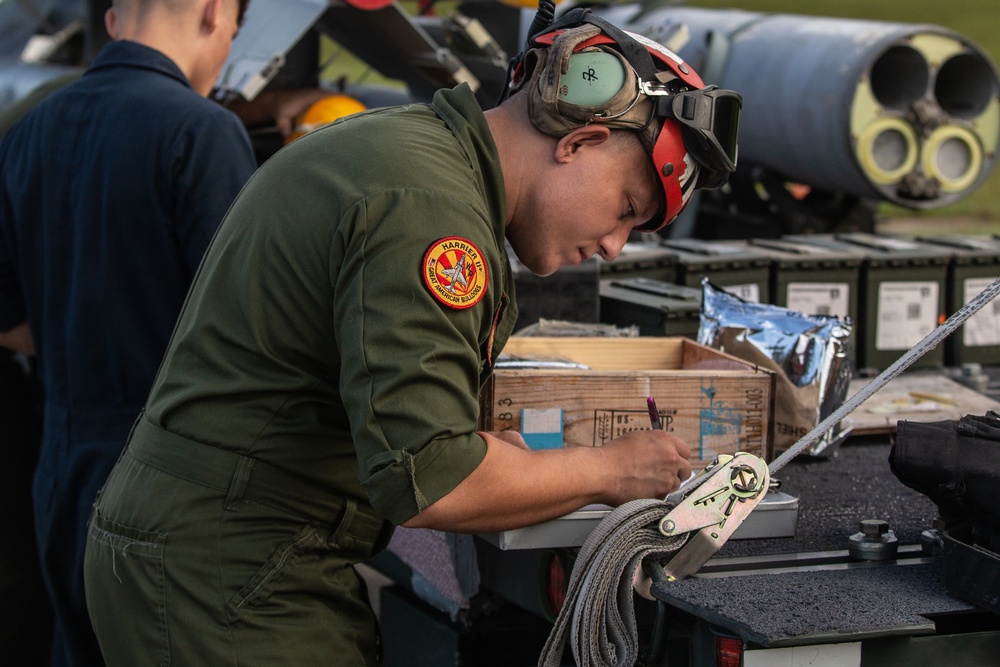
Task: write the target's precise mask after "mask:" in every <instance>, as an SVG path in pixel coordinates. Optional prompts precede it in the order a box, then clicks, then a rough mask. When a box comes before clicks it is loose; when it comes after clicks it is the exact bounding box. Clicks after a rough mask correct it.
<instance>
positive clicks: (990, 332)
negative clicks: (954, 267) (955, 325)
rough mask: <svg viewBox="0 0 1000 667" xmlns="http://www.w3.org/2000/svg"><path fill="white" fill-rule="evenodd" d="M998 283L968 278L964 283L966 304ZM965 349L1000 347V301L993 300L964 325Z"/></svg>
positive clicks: (988, 279)
mask: <svg viewBox="0 0 1000 667" xmlns="http://www.w3.org/2000/svg"><path fill="white" fill-rule="evenodd" d="M995 281H996V277H993V278H967V279H966V280H965V282H964V283H963V287H964V289H965V295H964V298H965V303H969V302H970V301H972V300H973V299H975V298H976V297H977V296H979V294H980V293H981V292H982V291H983V290H984V289H986V288H987V287H989V286H990V285H992V284H993V283H994V282H995ZM962 344H963V345H965V347H983V346H984V345H1000V299H993V301H991V302H989V303H988V304H986V305H985V306H983V307H982V308H981V309H980V310H979V312H977V313H976V314H975V315H973V316H972V317H970V318H969V319H967V320H966V321H965V324H963V325H962Z"/></svg>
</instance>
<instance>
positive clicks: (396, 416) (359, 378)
mask: <svg viewBox="0 0 1000 667" xmlns="http://www.w3.org/2000/svg"><path fill="white" fill-rule="evenodd" d="M419 211H423V212H424V214H422V215H418V214H417V213H416V212H419ZM429 211H430V212H433V215H432V216H428V215H427V213H426V212H429ZM351 215H352V216H354V218H355V219H354V220H353V221H351V224H347V225H342V229H350V230H352V231H351V232H350V234H349V235H348V236H347V237H346V238H345V239H344V242H345V243H346V248H345V251H346V252H345V257H346V260H345V261H344V263H343V266H342V268H341V270H340V273H339V275H338V276H336V277H335V282H334V285H335V292H336V298H335V308H336V312H335V330H336V338H337V340H338V344H339V345H340V347H341V354H342V359H343V369H342V373H341V380H340V389H341V393H342V396H343V399H344V404H345V407H346V409H347V412H348V415H349V418H350V423H351V431H352V437H353V439H354V443H355V446H356V449H357V455H358V462H359V465H360V476H361V480H362V484H363V485H364V487H365V489H366V490H367V492H368V494H369V498H370V500H371V503H372V506H373V507H374V508H375V510H376V511H378V512H379V513H380V514H382V515H383V516H385V517H386V518H388V519H389V520H390V521H393V522H394V523H402V522H404V521H406V520H407V519H409V518H411V517H412V516H414V515H415V514H417V513H418V512H419V511H421V510H423V509H424V508H426V507H427V506H428V505H430V504H432V503H434V502H435V501H437V500H438V499H440V498H441V497H443V496H444V495H446V494H447V493H448V492H450V491H451V490H452V489H453V488H454V487H455V486H456V485H458V483H459V482H461V481H462V480H463V479H465V477H466V476H467V475H468V474H469V473H470V472H472V470H474V469H475V468H476V466H478V465H479V463H480V462H481V461H482V459H483V457H484V456H485V453H486V445H485V442H484V441H483V439H482V438H481V437H479V436H478V435H476V434H475V431H476V426H477V420H478V417H479V405H478V395H479V388H480V377H481V375H480V374H481V371H482V369H483V364H484V353H485V351H486V348H487V346H488V345H489V341H490V332H491V327H492V324H493V320H494V314H495V313H496V311H497V308H499V307H500V305H501V302H502V300H501V287H502V285H503V284H504V282H503V280H502V279H500V278H501V276H499V275H491V274H495V273H496V272H497V271H498V270H500V269H499V268H498V267H499V266H500V265H501V263H502V260H501V257H500V253H499V251H498V250H497V249H496V240H495V239H494V237H493V232H492V230H491V228H490V225H489V224H488V223H487V221H486V220H484V219H483V217H482V216H481V214H480V213H478V212H477V211H476V210H474V208H473V207H470V206H469V205H468V204H467V203H465V202H462V201H458V200H455V199H450V198H448V197H445V196H442V195H440V194H435V193H432V192H429V191H425V190H417V191H414V190H409V191H405V192H400V191H394V192H391V193H387V194H383V195H381V196H378V197H372V198H369V199H366V200H365V201H364V202H363V203H361V204H359V205H358V206H356V207H355V208H354V210H353V211H352V212H351ZM418 223H419V224H418ZM448 237H459V238H462V239H465V240H467V241H470V242H471V243H472V244H474V245H475V246H476V248H478V249H480V250H481V251H482V252H483V253H484V258H486V259H485V261H484V264H483V267H482V270H483V271H484V272H485V273H486V275H485V276H476V277H475V279H477V280H484V279H485V281H486V282H485V291H484V295H483V297H482V299H481V300H479V301H478V302H477V303H475V304H474V305H472V306H470V307H465V308H453V307H450V306H448V305H446V304H444V303H442V302H441V301H439V300H438V299H437V298H435V297H434V296H433V295H432V293H431V290H430V289H428V287H427V286H426V285H425V283H424V279H423V277H422V266H423V263H424V262H425V255H426V253H427V251H428V249H429V248H430V247H431V246H433V245H434V244H435V242H437V241H438V240H440V239H442V238H448Z"/></svg>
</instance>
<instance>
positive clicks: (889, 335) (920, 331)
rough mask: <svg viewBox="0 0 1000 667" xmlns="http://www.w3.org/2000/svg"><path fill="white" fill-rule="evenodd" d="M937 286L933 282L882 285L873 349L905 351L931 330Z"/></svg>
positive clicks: (934, 317) (936, 302) (936, 306)
mask: <svg viewBox="0 0 1000 667" xmlns="http://www.w3.org/2000/svg"><path fill="white" fill-rule="evenodd" d="M939 290H940V285H939V284H938V283H937V282H936V281H933V280H927V281H916V280H915V281H909V282H889V281H887V282H883V283H881V284H880V285H879V286H878V311H877V313H876V316H875V317H876V322H875V349H876V350H908V349H910V348H911V347H913V346H914V345H916V344H917V343H919V342H920V341H921V340H923V338H924V336H926V335H927V334H929V333H930V332H932V331H934V329H935V328H936V327H937V320H938V292H939Z"/></svg>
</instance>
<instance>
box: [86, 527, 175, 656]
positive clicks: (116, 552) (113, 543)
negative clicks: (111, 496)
mask: <svg viewBox="0 0 1000 667" xmlns="http://www.w3.org/2000/svg"><path fill="white" fill-rule="evenodd" d="M166 539H167V536H166V534H164V533H156V532H150V531H145V530H139V529H137V528H131V527H128V526H123V525H121V524H118V523H115V522H114V521H111V520H110V519H108V518H106V517H104V516H101V514H100V512H99V511H97V510H95V511H94V513H93V515H92V517H91V520H90V526H89V528H88V531H87V540H88V542H89V544H88V545H87V547H88V548H87V553H86V561H85V564H84V579H85V586H86V590H87V609H88V611H89V612H90V618H91V620H92V621H93V624H94V629H95V631H96V633H97V638H98V641H99V642H100V645H101V651H102V652H103V653H104V656H105V658H106V660H107V662H108V664H115V665H125V664H128V665H169V664H170V646H169V632H168V628H167V617H166V600H165V595H164V590H165V577H164V566H163V559H164V549H165V547H166ZM123 614H127V615H128V616H129V618H130V619H131V622H130V623H127V624H124V625H123V624H119V623H116V622H115V619H116V618H119V617H120V616H121V615H123ZM137 647H141V655H136V654H135V652H136V650H137Z"/></svg>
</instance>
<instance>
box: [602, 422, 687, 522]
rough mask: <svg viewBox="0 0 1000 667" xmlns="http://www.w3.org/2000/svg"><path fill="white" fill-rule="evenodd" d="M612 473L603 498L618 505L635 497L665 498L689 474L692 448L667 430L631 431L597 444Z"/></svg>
mask: <svg viewBox="0 0 1000 667" xmlns="http://www.w3.org/2000/svg"><path fill="white" fill-rule="evenodd" d="M600 450H601V452H602V455H603V456H604V458H605V460H606V462H607V466H608V470H609V472H610V473H611V474H612V475H614V478H613V482H612V485H611V488H610V489H609V492H610V493H611V496H610V497H609V498H608V499H607V500H606V501H605V502H607V504H609V505H620V504H622V503H624V502H628V501H630V500H635V499H637V498H665V497H666V496H667V495H669V494H670V493H672V492H674V491H676V490H677V489H678V488H680V485H681V482H683V481H685V480H687V478H688V477H690V476H691V463H690V461H689V459H690V457H691V448H690V447H689V446H688V445H687V443H686V442H684V441H683V440H681V439H680V438H678V437H677V436H675V435H673V434H672V433H668V432H666V431H658V430H648V431H633V432H631V433H628V434H626V435H623V436H622V437H620V438H616V439H615V440H612V441H611V442H609V443H608V444H606V445H604V446H603V447H601V448H600Z"/></svg>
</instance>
